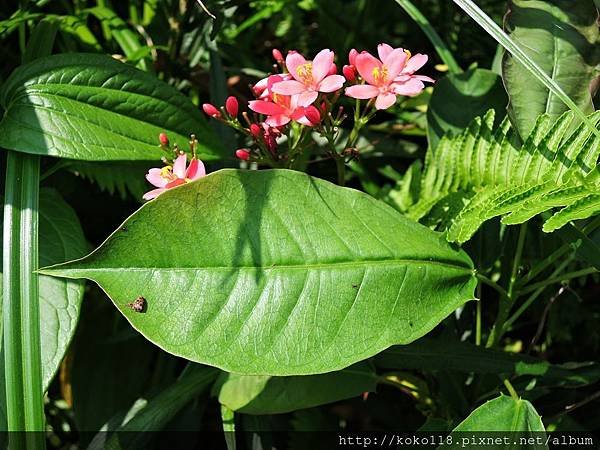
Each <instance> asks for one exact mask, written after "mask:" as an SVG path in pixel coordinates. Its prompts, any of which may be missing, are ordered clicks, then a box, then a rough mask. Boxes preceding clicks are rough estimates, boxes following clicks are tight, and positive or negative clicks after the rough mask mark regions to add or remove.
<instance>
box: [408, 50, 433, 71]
mask: <svg viewBox="0 0 600 450" xmlns="http://www.w3.org/2000/svg"><path fill="white" fill-rule="evenodd" d="M428 59H429V56H427V55H423V54H421V53H417V54H416V55H415V56H413V57H412V58H410V59H409V60H408V62H407V63H406V66H405V67H404V70H403V71H402V72H403V73H415V72H416V71H417V70H419V69H420V68H421V67H423V66H424V65H425V64H426V63H427V60H428Z"/></svg>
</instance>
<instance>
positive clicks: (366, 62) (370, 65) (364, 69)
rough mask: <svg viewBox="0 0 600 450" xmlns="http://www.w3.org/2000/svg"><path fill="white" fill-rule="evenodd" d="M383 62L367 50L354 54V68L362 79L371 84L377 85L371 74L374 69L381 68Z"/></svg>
mask: <svg viewBox="0 0 600 450" xmlns="http://www.w3.org/2000/svg"><path fill="white" fill-rule="evenodd" d="M382 65H383V64H382V63H381V61H379V60H378V59H377V58H375V57H374V56H373V55H371V54H370V53H369V52H362V53H359V54H358V55H357V56H356V70H358V73H359V74H360V76H361V77H363V79H364V80H365V81H366V82H367V83H369V84H372V85H373V86H377V81H376V80H375V77H374V76H373V75H374V74H373V72H374V71H375V69H379V70H381V66H382Z"/></svg>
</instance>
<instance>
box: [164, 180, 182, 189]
mask: <svg viewBox="0 0 600 450" xmlns="http://www.w3.org/2000/svg"><path fill="white" fill-rule="evenodd" d="M182 184H185V180H184V179H183V178H177V179H176V180H173V181H171V182H170V183H169V184H167V185H166V186H165V188H166V189H171V188H174V187H177V186H181V185H182Z"/></svg>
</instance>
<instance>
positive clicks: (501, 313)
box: [486, 222, 527, 347]
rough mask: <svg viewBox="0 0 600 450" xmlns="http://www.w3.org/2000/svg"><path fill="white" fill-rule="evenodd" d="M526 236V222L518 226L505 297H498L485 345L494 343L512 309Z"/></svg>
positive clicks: (498, 339)
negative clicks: (497, 306)
mask: <svg viewBox="0 0 600 450" xmlns="http://www.w3.org/2000/svg"><path fill="white" fill-rule="evenodd" d="M526 236H527V222H525V223H524V224H522V225H521V227H520V228H519V237H518V240H517V248H516V250H515V258H514V260H513V265H512V270H511V273H510V280H509V282H508V289H507V290H506V297H505V298H504V299H502V298H501V299H500V305H499V308H498V315H497V316H496V321H495V323H494V328H493V329H492V332H491V333H490V336H489V338H488V341H487V344H486V347H493V346H494V345H496V344H497V343H498V342H499V341H500V338H501V337H502V334H503V333H504V329H505V322H506V319H508V314H509V313H510V310H511V309H512V307H513V305H514V303H515V300H516V299H517V296H515V292H514V291H515V284H516V281H517V274H518V271H519V266H520V265H521V257H522V256H523V248H524V247H525V237H526Z"/></svg>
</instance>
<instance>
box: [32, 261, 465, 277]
mask: <svg viewBox="0 0 600 450" xmlns="http://www.w3.org/2000/svg"><path fill="white" fill-rule="evenodd" d="M74 262H83V263H85V261H81V260H79V261H74ZM68 264H70V263H68ZM378 265H381V266H385V265H430V266H431V265H433V266H440V267H444V268H447V269H452V270H457V271H461V272H464V273H465V274H473V273H474V269H471V268H469V267H466V266H462V265H459V264H451V263H446V262H441V261H428V260H420V259H386V260H364V261H342V262H331V263H319V264H282V265H277V264H273V265H270V266H204V267H156V266H152V267H150V266H148V267H89V268H80V269H69V268H68V267H66V268H65V269H63V270H61V265H56V266H49V267H44V268H41V269H39V270H38V272H39V273H42V274H44V273H45V274H49V275H52V273H56V272H63V273H66V272H70V273H89V272H91V271H95V272H112V271H122V270H130V271H140V272H145V271H149V270H151V271H156V270H165V271H173V272H188V271H199V270H217V271H218V270H223V271H244V270H252V271H256V270H261V271H265V272H268V271H275V270H295V269H302V270H311V269H336V268H339V267H342V268H344V267H347V268H352V267H364V266H378Z"/></svg>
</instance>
